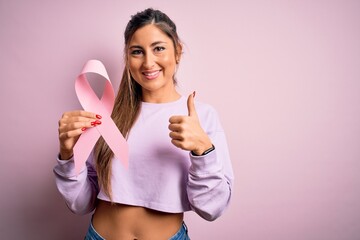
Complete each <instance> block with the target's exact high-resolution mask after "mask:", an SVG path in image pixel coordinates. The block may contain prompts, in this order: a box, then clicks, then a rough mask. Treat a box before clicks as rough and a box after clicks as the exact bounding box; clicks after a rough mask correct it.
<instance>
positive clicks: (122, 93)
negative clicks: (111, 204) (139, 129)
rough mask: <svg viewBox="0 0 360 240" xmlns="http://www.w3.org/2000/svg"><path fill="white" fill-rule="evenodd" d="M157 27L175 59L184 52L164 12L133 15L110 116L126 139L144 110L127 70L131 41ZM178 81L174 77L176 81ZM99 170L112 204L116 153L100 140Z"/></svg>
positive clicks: (98, 144)
mask: <svg viewBox="0 0 360 240" xmlns="http://www.w3.org/2000/svg"><path fill="white" fill-rule="evenodd" d="M148 24H154V25H155V26H157V27H158V28H159V29H160V30H162V31H163V32H164V33H165V34H166V35H167V36H168V37H169V38H170V39H171V40H172V41H173V44H174V48H175V56H178V55H179V54H180V52H179V51H181V47H180V48H179V46H180V40H179V37H178V35H177V32H176V26H175V24H174V22H173V21H172V20H171V19H170V18H169V17H168V16H167V15H166V14H165V13H163V12H161V11H159V10H154V9H152V8H148V9H146V10H144V11H142V12H138V13H137V14H135V15H133V16H132V17H131V19H130V21H129V22H128V24H127V26H126V29H125V32H124V38H125V47H124V58H125V62H126V66H125V68H124V72H123V75H122V79H121V83H120V87H119V91H118V93H117V96H116V99H115V104H114V108H113V111H112V114H111V117H112V119H113V120H114V122H115V124H116V125H117V127H118V128H119V130H120V132H121V133H122V135H123V136H124V137H125V138H127V137H128V135H129V132H130V130H131V128H132V126H133V124H134V122H135V120H136V118H137V117H138V115H139V112H140V107H141V97H142V89H141V86H140V85H139V84H138V83H137V82H136V81H135V80H134V79H133V77H132V76H131V74H130V71H129V68H128V63H127V62H128V61H127V52H128V47H129V43H130V40H131V38H132V36H133V35H134V33H135V32H136V30H138V29H139V28H141V27H143V26H145V25H148ZM174 81H175V78H174ZM94 154H95V159H96V171H97V174H98V181H99V184H100V186H101V187H102V189H103V191H104V193H105V194H106V195H107V196H108V197H109V198H110V200H111V201H112V191H111V160H112V158H113V156H114V153H113V152H112V151H111V149H110V148H109V146H108V145H107V144H106V142H105V141H104V139H103V138H102V137H101V138H100V139H99V140H98V142H97V144H96V146H95V151H94Z"/></svg>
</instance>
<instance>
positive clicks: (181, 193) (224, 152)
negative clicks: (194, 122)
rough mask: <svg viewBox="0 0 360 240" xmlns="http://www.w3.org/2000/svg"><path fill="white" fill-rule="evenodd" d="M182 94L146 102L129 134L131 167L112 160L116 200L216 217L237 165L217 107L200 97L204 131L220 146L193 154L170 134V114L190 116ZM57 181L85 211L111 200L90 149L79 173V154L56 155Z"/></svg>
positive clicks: (70, 202)
mask: <svg viewBox="0 0 360 240" xmlns="http://www.w3.org/2000/svg"><path fill="white" fill-rule="evenodd" d="M186 101H187V99H186V98H185V97H184V96H183V97H181V98H180V99H179V100H177V101H174V102H170V103H160V104H155V103H146V102H142V104H141V110H140V114H139V116H138V118H137V120H136V121H135V123H134V125H133V127H132V129H131V131H130V133H129V135H128V139H127V142H128V145H129V166H128V168H127V169H126V168H124V166H123V165H122V164H121V163H120V161H119V160H118V159H115V158H114V159H112V161H111V164H112V166H111V167H112V176H111V189H112V201H113V202H116V203H121V204H127V205H133V206H142V207H145V208H149V209H154V210H157V211H162V212H169V213H180V212H185V211H189V210H194V211H195V212H196V213H198V214H199V215H200V216H201V217H203V218H204V219H206V220H209V221H212V220H214V219H216V218H217V217H219V216H220V215H221V214H222V213H223V211H224V210H225V208H226V207H227V205H228V204H229V201H230V198H231V191H232V185H233V178H234V176H233V170H232V166H231V162H230V157H229V153H228V147H227V143H226V138H225V134H224V131H223V129H222V127H221V124H220V122H219V118H218V115H217V113H216V111H215V110H214V109H213V108H212V107H211V106H209V105H207V104H204V103H200V102H197V101H195V108H196V111H197V114H198V117H199V120H200V124H201V126H202V128H203V129H204V131H205V132H206V133H207V134H208V136H209V137H210V139H211V141H212V143H213V145H214V146H215V150H213V151H211V152H210V153H208V154H206V155H204V156H194V155H193V154H191V153H189V152H188V151H184V150H182V149H180V148H177V147H175V146H174V145H173V144H172V143H171V139H170V137H169V132H170V130H169V129H168V126H169V118H170V117H171V116H174V115H187V114H188V110H187V102H186ZM54 173H55V179H56V185H57V188H58V190H59V192H60V193H61V194H62V196H63V197H64V199H65V202H66V204H67V206H68V207H69V208H70V210H71V211H73V212H74V213H78V214H86V213H90V212H91V211H93V210H94V209H95V207H96V199H97V198H98V199H101V200H104V201H110V199H109V198H108V197H107V195H106V194H105V193H104V192H103V191H102V189H101V188H99V184H98V181H97V174H96V171H95V166H94V157H93V155H92V154H91V155H90V156H89V158H88V160H87V162H86V166H84V168H83V169H82V170H81V171H80V173H79V174H78V175H76V174H75V167H74V159H70V160H61V159H59V158H58V159H57V164H56V166H55V167H54Z"/></svg>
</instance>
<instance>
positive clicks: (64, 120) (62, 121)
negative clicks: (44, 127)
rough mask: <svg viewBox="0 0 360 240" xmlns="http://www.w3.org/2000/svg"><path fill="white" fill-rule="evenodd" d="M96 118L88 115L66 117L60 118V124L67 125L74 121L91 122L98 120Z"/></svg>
mask: <svg viewBox="0 0 360 240" xmlns="http://www.w3.org/2000/svg"><path fill="white" fill-rule="evenodd" d="M96 120H97V119H96V118H88V117H79V116H76V117H66V118H62V119H60V120H59V126H63V125H67V124H70V123H74V122H91V121H96Z"/></svg>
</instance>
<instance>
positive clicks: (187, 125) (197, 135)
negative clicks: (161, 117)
mask: <svg viewBox="0 0 360 240" xmlns="http://www.w3.org/2000/svg"><path fill="white" fill-rule="evenodd" d="M194 95H195V92H194V93H193V94H190V95H189V97H188V100H187V107H188V116H172V117H171V118H170V119H169V122H170V124H169V129H170V131H171V132H170V134H169V135H170V138H171V143H172V144H174V145H175V146H176V147H178V148H181V149H183V150H188V151H192V152H193V153H195V154H196V155H202V154H203V153H204V152H205V151H206V150H208V149H209V148H211V146H212V143H211V140H210V138H209V136H208V135H207V134H206V133H205V131H204V130H203V129H202V127H201V125H200V121H199V118H198V115H197V113H196V109H195V105H194Z"/></svg>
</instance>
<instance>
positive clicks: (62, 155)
mask: <svg viewBox="0 0 360 240" xmlns="http://www.w3.org/2000/svg"><path fill="white" fill-rule="evenodd" d="M73 154H74V153H73V151H68V150H63V149H60V153H59V157H60V159H61V160H69V159H70V158H71V157H72V156H73Z"/></svg>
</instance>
